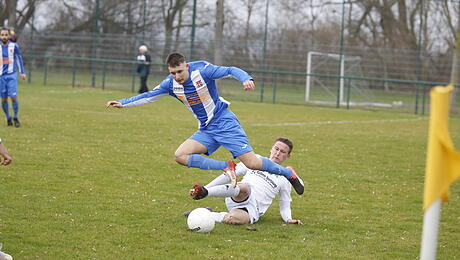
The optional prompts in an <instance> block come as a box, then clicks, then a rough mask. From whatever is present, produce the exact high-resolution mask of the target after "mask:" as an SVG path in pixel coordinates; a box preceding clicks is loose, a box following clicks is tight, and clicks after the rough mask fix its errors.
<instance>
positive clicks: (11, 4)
mask: <svg viewBox="0 0 460 260" xmlns="http://www.w3.org/2000/svg"><path fill="white" fill-rule="evenodd" d="M17 6H18V0H6V9H7V10H8V27H11V28H15V27H16V8H17Z"/></svg>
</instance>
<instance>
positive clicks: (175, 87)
mask: <svg viewBox="0 0 460 260" xmlns="http://www.w3.org/2000/svg"><path fill="white" fill-rule="evenodd" d="M173 91H184V87H182V86H174V87H173Z"/></svg>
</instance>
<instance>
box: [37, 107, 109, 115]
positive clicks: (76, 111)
mask: <svg viewBox="0 0 460 260" xmlns="http://www.w3.org/2000/svg"><path fill="white" fill-rule="evenodd" d="M36 109H40V110H49V111H59V112H73V113H87V114H96V115H97V114H101V115H109V114H110V113H107V112H102V111H91V110H78V109H62V108H52V107H36Z"/></svg>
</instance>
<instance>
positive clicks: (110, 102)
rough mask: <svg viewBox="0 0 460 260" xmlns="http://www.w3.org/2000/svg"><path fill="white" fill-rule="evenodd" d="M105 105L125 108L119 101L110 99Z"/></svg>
mask: <svg viewBox="0 0 460 260" xmlns="http://www.w3.org/2000/svg"><path fill="white" fill-rule="evenodd" d="M105 107H106V108H108V107H116V108H123V105H122V104H121V103H120V102H118V101H109V102H107V104H105Z"/></svg>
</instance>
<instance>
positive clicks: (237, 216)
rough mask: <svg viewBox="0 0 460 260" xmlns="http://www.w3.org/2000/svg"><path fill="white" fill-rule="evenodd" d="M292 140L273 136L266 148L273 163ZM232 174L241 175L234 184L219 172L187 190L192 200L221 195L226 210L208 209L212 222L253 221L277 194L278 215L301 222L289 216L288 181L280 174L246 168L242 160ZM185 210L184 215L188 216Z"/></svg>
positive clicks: (284, 156) (285, 153)
mask: <svg viewBox="0 0 460 260" xmlns="http://www.w3.org/2000/svg"><path fill="white" fill-rule="evenodd" d="M292 148H293V145H292V142H291V141H290V140H289V139H287V138H283V137H280V138H278V139H276V141H275V143H274V144H273V146H272V148H271V150H270V157H269V159H270V160H272V161H273V162H275V163H277V164H281V163H283V162H284V161H285V160H287V159H288V158H289V157H290V155H291V151H292ZM236 174H237V175H238V176H240V175H244V178H243V180H242V181H241V182H239V183H238V184H237V185H236V186H233V185H231V184H226V183H228V182H229V181H230V178H229V177H228V176H227V175H225V174H222V175H220V176H218V177H217V178H215V179H214V180H213V181H211V182H210V183H209V184H207V185H206V186H202V185H200V184H195V185H194V187H193V189H191V190H190V191H189V195H190V197H192V198H193V199H195V200H199V199H203V198H205V197H225V203H226V205H227V209H228V210H229V211H228V212H211V214H212V216H213V218H214V220H215V221H216V222H222V223H226V224H253V223H256V222H257V221H258V220H259V218H260V217H261V216H262V215H264V214H265V212H266V211H267V209H268V207H269V206H270V205H271V204H272V202H273V199H274V198H275V197H276V196H277V195H279V196H280V198H279V203H280V215H281V218H282V219H283V220H284V221H285V222H286V223H289V224H299V225H300V224H302V222H301V221H300V220H297V219H292V215H291V200H292V199H291V185H290V183H289V181H288V180H287V179H286V178H283V176H280V175H275V174H271V173H269V172H266V171H259V170H251V169H248V168H247V167H246V166H245V165H244V164H243V163H238V164H237V166H236ZM188 213H189V212H187V213H185V214H184V215H185V216H188Z"/></svg>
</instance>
